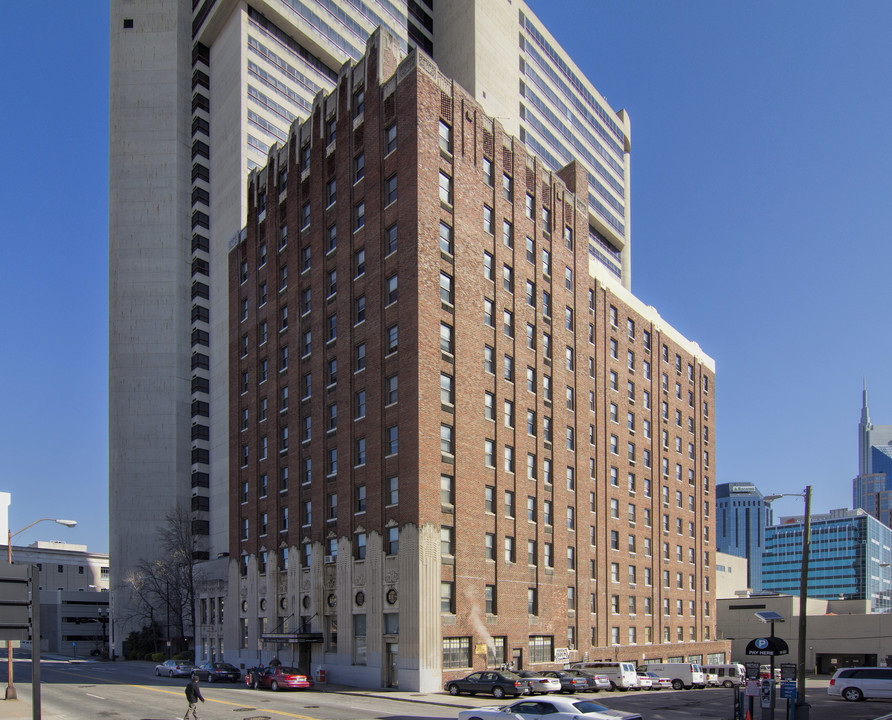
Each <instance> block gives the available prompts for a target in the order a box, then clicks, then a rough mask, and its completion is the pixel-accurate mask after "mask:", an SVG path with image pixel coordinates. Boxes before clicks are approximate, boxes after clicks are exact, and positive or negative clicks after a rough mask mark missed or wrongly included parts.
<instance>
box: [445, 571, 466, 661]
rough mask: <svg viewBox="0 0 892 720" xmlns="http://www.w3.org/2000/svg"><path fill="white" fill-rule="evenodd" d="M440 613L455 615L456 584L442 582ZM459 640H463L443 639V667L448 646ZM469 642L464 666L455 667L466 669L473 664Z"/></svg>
mask: <svg viewBox="0 0 892 720" xmlns="http://www.w3.org/2000/svg"><path fill="white" fill-rule="evenodd" d="M440 612H441V613H448V614H455V583H451V582H441V583H440ZM459 639H461V638H443V647H444V651H443V654H444V662H443V667H446V661H445V648H446V644H447V643H448V642H449V641H451V640H459ZM468 640H469V645H468V651H467V658H465V659H464V660H463V662H464V663H465V664H464V665H456V666H455V667H466V666H469V665H470V664H471V663H470V649H471V648H470V638H468Z"/></svg>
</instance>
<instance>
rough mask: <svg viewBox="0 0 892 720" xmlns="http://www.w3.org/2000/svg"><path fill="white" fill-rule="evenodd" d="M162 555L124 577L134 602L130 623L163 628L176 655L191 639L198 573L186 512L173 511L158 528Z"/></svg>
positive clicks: (190, 521) (142, 564)
mask: <svg viewBox="0 0 892 720" xmlns="http://www.w3.org/2000/svg"><path fill="white" fill-rule="evenodd" d="M158 534H159V536H160V538H161V548H162V552H163V555H162V557H160V558H155V559H153V560H146V559H142V560H140V561H139V563H137V565H136V566H135V567H134V568H132V569H131V570H130V571H129V572H128V573H127V575H126V580H125V582H126V583H127V585H129V587H130V589H131V592H132V594H133V597H134V598H135V599H136V600H137V602H136V604H135V606H134V609H133V619H139V620H142V621H143V622H144V623H145V622H148V624H149V625H153V624H155V623H157V624H158V625H159V626H161V627H163V628H165V635H166V637H167V640H169V641H170V642H171V648H172V650H174V651H175V652H177V651H179V650H183V649H185V648H186V647H187V646H188V644H189V640H190V639H191V638H192V637H193V636H194V628H195V589H196V587H197V585H198V583H199V582H200V580H201V578H200V573H199V571H198V569H197V566H196V561H195V560H194V559H193V557H192V551H193V547H194V538H193V535H192V519H191V517H190V515H189V513H188V512H187V511H185V510H181V509H175V510H172V511H170V512H169V513H168V514H167V515H166V516H165V523H164V526H163V527H161V528H158Z"/></svg>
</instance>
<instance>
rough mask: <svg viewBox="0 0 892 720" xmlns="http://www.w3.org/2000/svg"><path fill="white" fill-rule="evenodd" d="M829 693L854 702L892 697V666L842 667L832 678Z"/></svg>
mask: <svg viewBox="0 0 892 720" xmlns="http://www.w3.org/2000/svg"><path fill="white" fill-rule="evenodd" d="M827 694H828V695H830V696H832V697H842V698H845V699H846V700H852V701H854V702H857V701H858V700H864V698H892V668H890V667H857V668H840V669H839V670H837V671H836V672H835V673H833V677H832V678H830V685H829V686H828V687H827Z"/></svg>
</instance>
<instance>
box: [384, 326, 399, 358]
mask: <svg viewBox="0 0 892 720" xmlns="http://www.w3.org/2000/svg"><path fill="white" fill-rule="evenodd" d="M397 339H398V333H397V326H396V325H391V326H390V327H389V328H387V341H386V343H385V351H386V353H387V354H388V355H389V354H390V353H394V352H396V349H397Z"/></svg>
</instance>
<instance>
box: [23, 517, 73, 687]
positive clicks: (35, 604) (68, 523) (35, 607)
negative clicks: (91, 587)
mask: <svg viewBox="0 0 892 720" xmlns="http://www.w3.org/2000/svg"><path fill="white" fill-rule="evenodd" d="M42 522H54V523H59V525H64V526H65V527H74V526H75V525H77V521H76V520H56V519H55V518H41V519H40V520H35V521H34V522H33V523H31V524H30V525H26V526H25V527H23V528H22V529H21V530H19V531H17V532H13V531H12V528H10V529H9V530H8V531H7V532H8V537H7V542H6V558H7V560H8V562H9V564H10V565H12V539H13V538H14V537H15V536H16V535H18V534H19V533H23V532H25V530H27V529H28V528H30V527H34V526H35V525H37V523H42ZM31 593H32V595H31V605H32V612H36V613H38V614H39V613H40V590H38V589H37V588H34V587H32V588H31ZM34 595H36V596H37V597H34ZM31 642H35V639H34V638H31ZM36 642H37V643H38V646H39V645H40V638H39V637H38V638H36ZM6 654H7V678H8V679H7V685H6V699H7V700H16V699H18V694H17V693H16V691H15V685H14V684H13V681H12V640H7V641H6Z"/></svg>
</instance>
